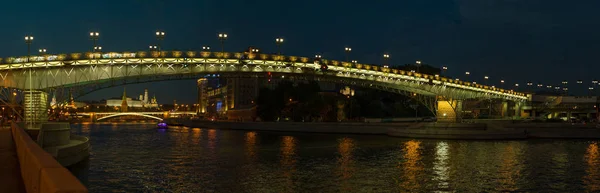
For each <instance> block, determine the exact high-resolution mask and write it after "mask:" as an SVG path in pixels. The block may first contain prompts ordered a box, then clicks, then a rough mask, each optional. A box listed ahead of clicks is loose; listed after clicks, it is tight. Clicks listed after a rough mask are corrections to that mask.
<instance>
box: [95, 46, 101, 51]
mask: <svg viewBox="0 0 600 193" xmlns="http://www.w3.org/2000/svg"><path fill="white" fill-rule="evenodd" d="M101 51H102V46H96V47H94V52H101Z"/></svg>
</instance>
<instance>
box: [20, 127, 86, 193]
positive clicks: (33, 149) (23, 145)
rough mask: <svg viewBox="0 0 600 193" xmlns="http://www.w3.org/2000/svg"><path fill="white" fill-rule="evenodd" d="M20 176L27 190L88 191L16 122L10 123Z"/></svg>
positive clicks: (74, 192) (77, 192) (78, 192)
mask: <svg viewBox="0 0 600 193" xmlns="http://www.w3.org/2000/svg"><path fill="white" fill-rule="evenodd" d="M11 130H12V134H13V138H14V141H15V146H16V149H17V155H18V159H19V165H20V167H21V176H22V178H23V183H24V184H25V190H26V191H27V192H41V193H45V192H73V193H82V192H83V193H85V192H88V191H87V189H86V188H85V186H83V184H81V182H80V181H79V180H78V179H77V178H76V177H75V176H73V174H71V172H69V170H67V169H66V168H64V167H63V166H62V165H60V164H59V163H58V162H57V161H56V160H55V159H54V158H53V157H52V156H51V155H50V154H48V153H47V152H46V151H44V150H43V149H42V148H41V147H40V146H39V145H37V144H36V143H35V142H34V141H33V140H32V139H31V137H30V136H29V134H27V133H26V132H25V130H23V129H22V128H21V127H19V126H18V125H17V124H15V123H13V124H12V125H11Z"/></svg>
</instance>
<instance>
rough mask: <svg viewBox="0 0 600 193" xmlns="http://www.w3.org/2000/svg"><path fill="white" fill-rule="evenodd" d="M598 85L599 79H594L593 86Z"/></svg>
mask: <svg viewBox="0 0 600 193" xmlns="http://www.w3.org/2000/svg"><path fill="white" fill-rule="evenodd" d="M596 85H598V80H596V79H594V80H592V88H596Z"/></svg>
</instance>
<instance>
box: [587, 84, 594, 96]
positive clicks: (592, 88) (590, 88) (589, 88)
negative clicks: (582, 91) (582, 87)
mask: <svg viewBox="0 0 600 193" xmlns="http://www.w3.org/2000/svg"><path fill="white" fill-rule="evenodd" d="M588 90H589V91H590V96H593V93H592V92H594V87H591V86H590V87H588Z"/></svg>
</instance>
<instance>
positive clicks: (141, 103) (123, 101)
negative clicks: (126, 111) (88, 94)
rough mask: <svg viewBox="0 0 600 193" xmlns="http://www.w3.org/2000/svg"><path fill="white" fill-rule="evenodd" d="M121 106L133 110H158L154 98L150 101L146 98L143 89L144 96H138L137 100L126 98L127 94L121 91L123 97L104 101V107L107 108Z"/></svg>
mask: <svg viewBox="0 0 600 193" xmlns="http://www.w3.org/2000/svg"><path fill="white" fill-rule="evenodd" d="M123 105H124V106H126V107H133V108H158V101H157V100H156V96H154V97H152V99H150V98H149V97H148V89H145V90H144V94H143V95H141V94H140V96H139V98H138V99H133V98H130V97H127V93H125V91H123V97H121V98H112V99H108V100H106V106H108V107H123ZM122 110H123V109H122Z"/></svg>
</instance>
